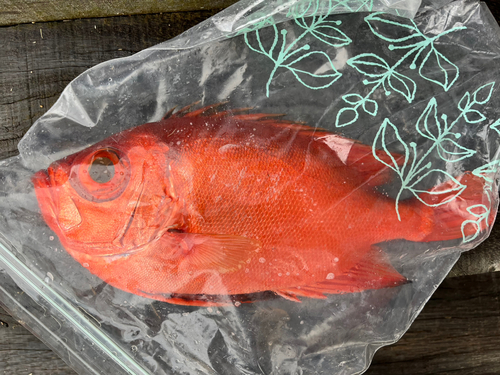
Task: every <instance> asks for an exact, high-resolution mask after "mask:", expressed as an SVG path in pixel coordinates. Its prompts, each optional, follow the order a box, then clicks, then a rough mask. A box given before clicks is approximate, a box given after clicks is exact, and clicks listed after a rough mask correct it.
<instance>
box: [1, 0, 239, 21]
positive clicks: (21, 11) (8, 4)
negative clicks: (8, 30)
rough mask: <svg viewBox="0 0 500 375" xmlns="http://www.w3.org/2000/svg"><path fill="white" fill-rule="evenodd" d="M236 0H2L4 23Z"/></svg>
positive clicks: (223, 4)
mask: <svg viewBox="0 0 500 375" xmlns="http://www.w3.org/2000/svg"><path fill="white" fill-rule="evenodd" d="M235 2H236V0H163V1H158V0H141V1H130V0H104V1H95V0H78V1H74V0H0V26H4V25H17V24H21V23H30V22H46V21H57V20H70V19H76V18H92V17H110V16H121V15H131V14H151V13H162V12H184V11H196V10H209V9H219V8H225V7H227V6H229V5H232V4H234V3H235Z"/></svg>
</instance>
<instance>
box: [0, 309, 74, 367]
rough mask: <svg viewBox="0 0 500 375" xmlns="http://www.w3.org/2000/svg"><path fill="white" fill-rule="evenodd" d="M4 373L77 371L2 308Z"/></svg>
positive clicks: (0, 344) (0, 348) (0, 361)
mask: <svg viewBox="0 0 500 375" xmlns="http://www.w3.org/2000/svg"><path fill="white" fill-rule="evenodd" d="M0 374H2V375H4V374H5V375H17V374H26V375H28V374H33V375H38V374H40V375H43V374H54V375H55V374H58V375H59V374H60V375H63V374H74V371H73V370H72V369H71V368H69V367H68V365H66V363H64V361H63V360H62V359H61V358H59V356H58V355H57V354H56V353H54V352H53V351H52V350H50V349H49V348H48V347H47V346H46V345H45V344H44V343H42V342H41V341H40V340H38V339H37V338H36V337H35V336H33V335H32V334H31V332H30V331H28V330H27V329H26V328H24V327H23V326H22V325H21V324H19V323H18V322H16V321H15V320H14V319H13V318H12V317H11V316H10V315H9V314H7V313H6V312H5V311H4V310H3V309H2V308H0Z"/></svg>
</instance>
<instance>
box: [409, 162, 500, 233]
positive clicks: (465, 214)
mask: <svg viewBox="0 0 500 375" xmlns="http://www.w3.org/2000/svg"><path fill="white" fill-rule="evenodd" d="M456 181H458V182H459V184H457V183H456ZM456 181H447V182H444V183H442V184H440V185H438V186H436V187H434V188H432V189H431V190H429V191H427V192H423V193H421V194H420V195H419V197H418V200H419V201H420V202H423V203H425V205H426V206H429V208H430V209H431V210H432V213H431V215H429V219H427V220H429V223H428V224H429V225H428V228H429V231H428V233H427V235H426V236H425V237H424V238H423V240H422V241H424V242H431V241H447V240H454V239H459V238H463V239H464V240H465V239H466V238H470V237H471V236H474V238H475V237H477V236H478V235H479V234H480V233H481V232H484V231H486V230H487V229H489V228H491V226H492V224H493V222H494V221H495V216H496V208H493V207H492V204H491V202H490V199H491V198H489V196H488V192H487V191H486V190H485V180H484V179H483V178H481V177H478V176H475V175H473V174H472V173H470V172H466V173H464V174H463V175H462V176H460V177H459V178H457V180H456ZM420 202H419V203H420ZM420 204H421V203H420Z"/></svg>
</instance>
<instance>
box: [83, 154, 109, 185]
mask: <svg viewBox="0 0 500 375" xmlns="http://www.w3.org/2000/svg"><path fill="white" fill-rule="evenodd" d="M89 174H90V177H91V178H92V180H94V181H95V182H97V183H98V184H105V183H106V182H109V181H111V179H112V178H113V176H114V175H115V166H114V165H113V162H112V161H111V159H109V158H107V157H104V156H100V157H97V158H95V159H94V161H93V162H92V165H91V166H90V170H89Z"/></svg>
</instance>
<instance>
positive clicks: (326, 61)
mask: <svg viewBox="0 0 500 375" xmlns="http://www.w3.org/2000/svg"><path fill="white" fill-rule="evenodd" d="M348 4H351V5H352V4H357V5H358V7H361V8H362V7H364V6H368V7H370V6H372V5H373V3H372V2H371V1H362V2H361V3H360V2H359V1H333V0H329V1H321V0H307V1H300V2H298V3H296V4H294V5H293V6H292V7H291V8H290V10H289V14H288V15H289V16H292V17H294V18H295V23H296V24H297V25H298V26H299V27H300V28H301V29H302V32H301V33H300V34H299V35H298V36H297V37H295V38H294V39H293V40H291V41H290V40H288V39H287V35H288V34H289V31H288V30H287V29H286V28H285V26H283V24H281V25H280V26H279V27H278V26H277V25H275V24H272V25H271V28H272V29H273V31H274V36H273V37H271V39H272V41H271V43H265V42H264V41H263V38H262V35H261V30H260V29H257V30H253V31H251V32H246V33H245V34H244V36H245V42H246V44H247V45H248V47H249V48H250V49H251V50H252V51H254V52H257V53H260V54H262V55H264V56H266V57H268V58H269V59H270V60H271V61H272V62H273V63H274V67H273V68H272V70H271V73H270V76H269V79H268V81H267V84H266V95H267V96H268V97H269V95H270V87H271V82H272V80H273V78H274V76H275V74H276V72H277V71H278V69H288V70H289V71H290V72H292V73H293V75H294V76H295V78H296V79H297V80H298V81H299V82H300V83H302V84H303V85H304V86H305V87H307V88H309V89H313V90H319V89H324V88H327V87H330V86H331V85H333V84H334V83H335V82H336V81H337V80H338V79H339V78H340V77H341V76H342V74H341V73H339V72H338V71H337V69H336V68H335V66H334V64H333V61H332V59H331V57H330V56H329V55H328V54H327V53H326V52H324V51H320V50H316V51H311V46H310V45H309V44H307V43H304V40H305V39H306V37H307V36H313V37H314V38H315V39H317V40H319V41H321V42H322V43H324V44H325V45H327V46H331V47H335V48H339V47H342V46H346V45H348V44H350V43H351V42H352V40H351V39H350V38H349V37H348V36H347V35H346V34H344V33H343V32H342V31H341V30H340V29H339V28H338V27H337V26H339V25H340V24H341V21H335V20H328V16H329V15H330V14H331V13H332V12H333V11H334V10H335V9H336V8H337V7H339V6H343V7H346V6H348ZM361 4H362V5H361ZM370 4H371V5H370ZM349 6H350V5H349ZM368 9H371V8H367V10H368ZM263 22H264V23H263V25H265V24H266V23H269V22H270V21H269V20H264V21H263ZM250 34H254V36H255V39H254V40H252V41H251V40H250ZM252 39H253V38H252ZM311 62H314V64H311ZM318 68H319V69H318Z"/></svg>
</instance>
